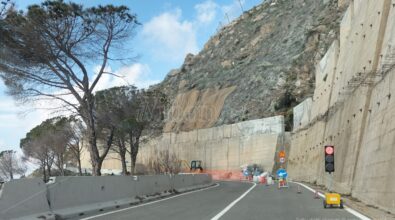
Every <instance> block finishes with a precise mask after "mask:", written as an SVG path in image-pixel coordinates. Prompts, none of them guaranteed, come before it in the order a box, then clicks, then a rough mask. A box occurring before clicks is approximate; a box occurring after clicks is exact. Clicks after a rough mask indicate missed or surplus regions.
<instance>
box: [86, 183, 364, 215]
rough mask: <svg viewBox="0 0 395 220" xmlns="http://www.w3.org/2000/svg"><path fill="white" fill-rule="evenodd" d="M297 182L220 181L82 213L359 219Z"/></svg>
mask: <svg viewBox="0 0 395 220" xmlns="http://www.w3.org/2000/svg"><path fill="white" fill-rule="evenodd" d="M297 188H298V187H297V185H296V184H291V185H290V187H289V188H282V189H280V190H279V189H277V188H276V186H274V185H272V186H264V185H256V186H255V187H254V185H253V184H251V183H242V182H220V183H219V184H218V185H215V186H213V187H211V188H208V189H203V190H199V191H194V192H189V193H185V194H180V195H177V196H174V197H169V198H166V199H163V200H158V201H154V202H150V203H146V204H141V205H138V206H135V207H129V208H126V209H120V210H116V211H112V212H107V213H98V214H97V215H92V216H85V217H84V219H85V220H88V219H95V220H107V219H108V220H109V219H114V220H130V219H144V220H151V219H161V220H165V219H172V220H173V219H174V220H177V219H187V220H193V219H209V220H210V219H212V220H216V219H225V220H227V219H229V220H240V219H268V220H271V219H293V220H319V219H320V220H335V219H339V220H351V219H359V218H358V217H356V216H354V215H352V214H351V213H349V212H347V211H346V210H344V209H338V208H330V209H324V208H323V205H322V199H314V194H313V193H312V192H310V191H309V190H307V189H305V188H303V187H300V189H301V193H300V194H299V193H297V192H298V189H297Z"/></svg>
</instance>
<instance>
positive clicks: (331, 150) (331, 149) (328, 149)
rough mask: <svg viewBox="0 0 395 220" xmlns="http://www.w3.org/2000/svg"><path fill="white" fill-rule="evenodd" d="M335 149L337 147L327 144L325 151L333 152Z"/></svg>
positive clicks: (327, 152)
mask: <svg viewBox="0 0 395 220" xmlns="http://www.w3.org/2000/svg"><path fill="white" fill-rule="evenodd" d="M334 151H335V149H334V148H333V146H325V153H326V154H333V152H334Z"/></svg>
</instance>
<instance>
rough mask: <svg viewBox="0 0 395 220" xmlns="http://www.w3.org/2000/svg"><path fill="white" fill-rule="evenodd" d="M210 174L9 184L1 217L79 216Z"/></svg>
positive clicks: (186, 186) (200, 183)
mask: <svg viewBox="0 0 395 220" xmlns="http://www.w3.org/2000/svg"><path fill="white" fill-rule="evenodd" d="M211 182H212V179H211V176H210V175H208V174H185V175H175V176H170V175H155V176H100V177H92V176H90V177H57V178H56V181H55V183H53V184H49V185H46V184H44V182H42V180H40V179H23V180H17V181H13V182H10V183H6V184H5V186H4V187H3V189H2V191H1V197H0V219H2V220H3V219H4V220H7V219H15V218H21V219H40V218H42V217H46V219H51V218H54V217H55V215H56V216H60V217H61V218H71V217H78V216H81V215H86V214H89V213H92V212H98V211H103V210H109V209H114V208H119V207H121V206H126V205H130V204H137V203H139V202H141V201H144V200H149V199H154V198H157V197H158V196H165V195H170V194H171V192H172V191H173V190H176V191H178V192H182V191H186V190H192V189H194V188H200V187H204V186H208V185H209V184H211Z"/></svg>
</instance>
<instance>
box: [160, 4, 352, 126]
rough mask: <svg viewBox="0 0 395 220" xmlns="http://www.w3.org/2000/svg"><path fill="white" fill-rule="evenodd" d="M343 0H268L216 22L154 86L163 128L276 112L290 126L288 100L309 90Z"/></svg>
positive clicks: (295, 99) (292, 101)
mask: <svg viewBox="0 0 395 220" xmlns="http://www.w3.org/2000/svg"><path fill="white" fill-rule="evenodd" d="M345 2H346V1H344V0H343V1H340V2H338V1H336V0H277V1H275V0H272V1H269V0H268V1H265V2H264V3H262V4H261V5H258V6H256V7H254V8H253V9H251V10H249V11H246V12H245V13H244V14H243V15H242V16H241V17H240V18H238V19H236V20H234V21H233V22H232V23H230V24H228V25H227V26H225V27H223V28H222V29H221V30H220V31H219V32H218V33H217V34H216V35H215V36H213V37H211V39H210V40H209V41H208V42H207V43H206V44H205V46H204V49H203V50H202V51H201V52H200V53H199V54H197V55H192V54H189V55H187V56H186V58H185V62H184V64H183V65H182V66H181V67H180V68H179V69H175V70H172V71H170V72H169V74H168V75H167V76H166V78H165V79H164V81H163V82H162V83H160V84H159V85H158V87H160V88H161V89H162V90H163V91H164V92H165V93H166V94H168V96H169V97H170V102H171V109H170V110H169V114H168V117H167V123H166V126H165V129H164V130H165V132H168V131H188V130H192V129H197V128H206V127H212V126H216V125H222V124H229V123H235V122H238V121H243V120H250V119H256V118H262V117H268V116H273V115H277V114H285V115H286V119H288V120H286V121H288V122H289V125H290V124H291V120H290V119H291V118H292V115H291V114H292V113H291V111H289V110H290V109H291V107H293V106H295V105H296V104H297V103H299V102H301V101H303V100H304V99H305V98H306V97H308V96H312V94H313V89H314V82H315V81H314V80H315V79H314V75H315V74H314V72H315V65H316V63H317V62H318V61H319V60H320V59H321V58H322V57H323V56H324V54H325V52H326V51H327V49H328V47H329V46H330V44H331V43H332V42H333V40H334V39H336V38H337V37H338V32H339V21H340V19H341V17H342V15H343V9H342V8H344V7H345V5H347V3H345ZM338 4H339V5H338ZM340 5H342V6H343V7H340Z"/></svg>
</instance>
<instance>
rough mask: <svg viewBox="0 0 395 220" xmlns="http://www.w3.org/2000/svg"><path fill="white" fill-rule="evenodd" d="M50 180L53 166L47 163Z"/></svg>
mask: <svg viewBox="0 0 395 220" xmlns="http://www.w3.org/2000/svg"><path fill="white" fill-rule="evenodd" d="M47 172H48V178H49V177H51V166H50V165H49V163H47Z"/></svg>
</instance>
